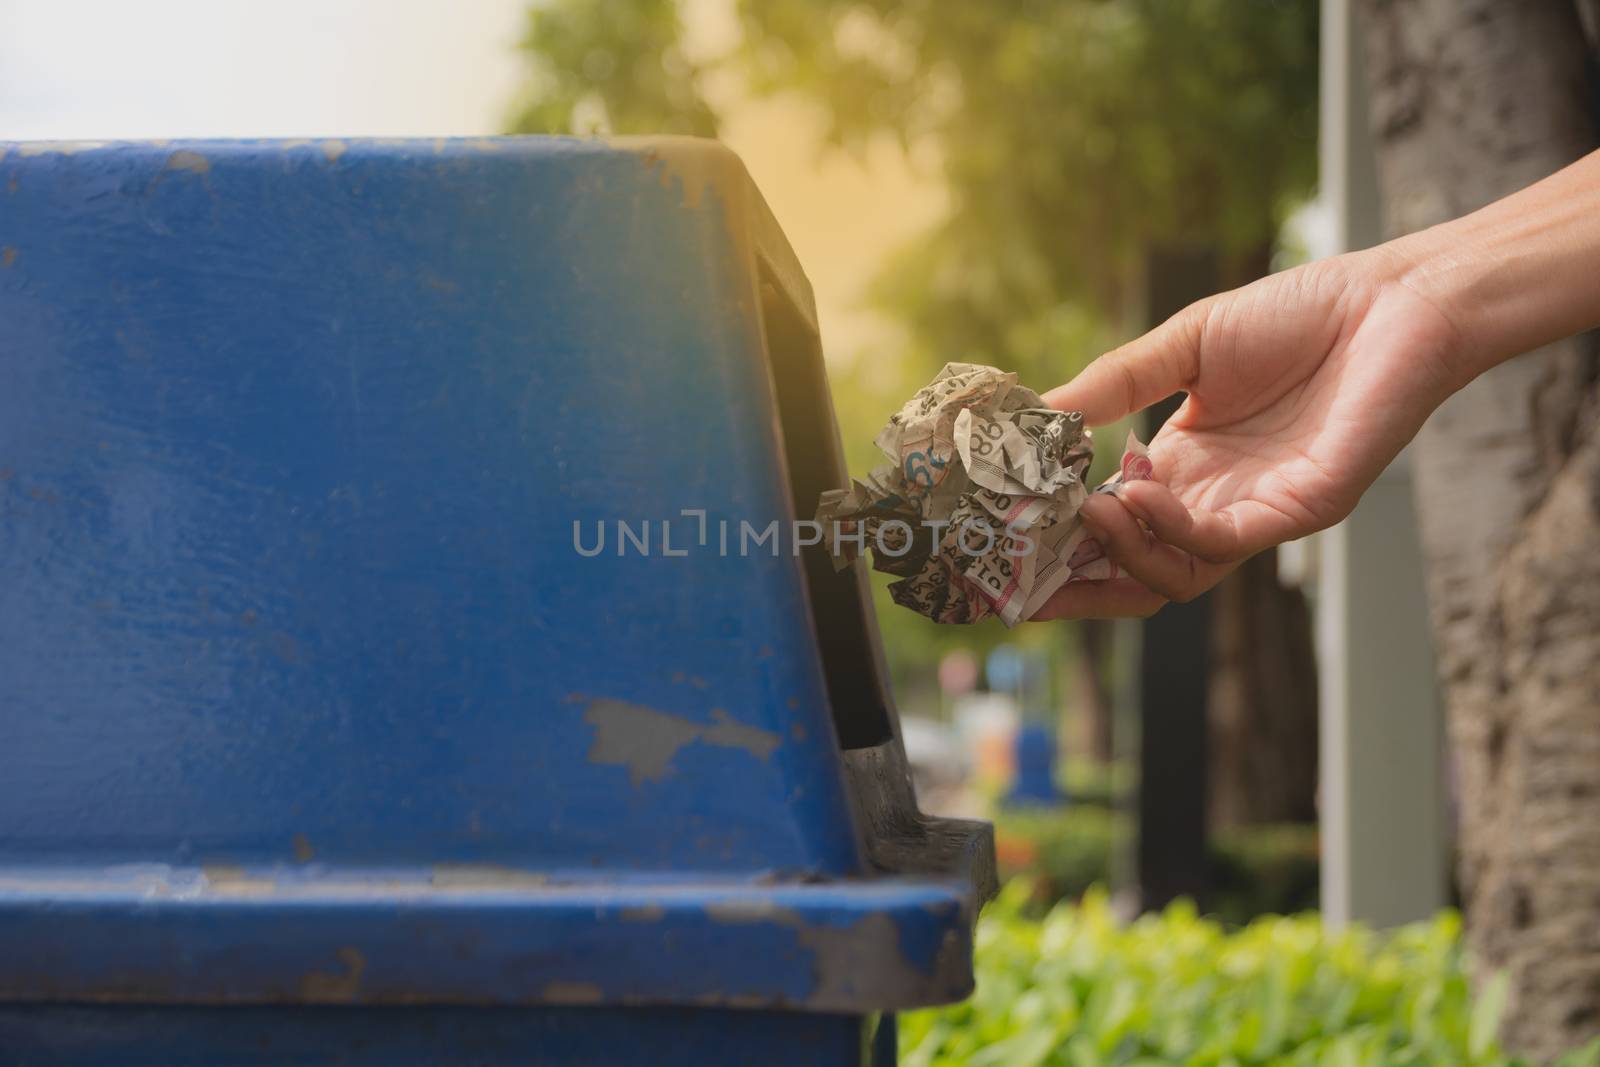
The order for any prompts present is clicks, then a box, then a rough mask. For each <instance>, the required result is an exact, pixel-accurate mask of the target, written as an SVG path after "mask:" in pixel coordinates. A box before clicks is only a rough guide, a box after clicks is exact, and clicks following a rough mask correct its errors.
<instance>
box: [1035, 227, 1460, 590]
mask: <svg viewBox="0 0 1600 1067" xmlns="http://www.w3.org/2000/svg"><path fill="white" fill-rule="evenodd" d="M1411 266H1412V264H1411V263H1410V262H1409V260H1408V259H1407V257H1406V256H1405V254H1404V252H1403V251H1401V250H1400V249H1399V247H1398V246H1383V247H1380V248H1377V249H1372V250H1369V251H1366V252H1359V253H1354V254H1351V255H1346V256H1340V257H1337V258H1334V259H1327V260H1321V261H1318V262H1316V263H1311V264H1307V265H1306V266H1303V267H1299V268H1296V269H1294V270H1289V271H1285V272H1283V273H1280V274H1275V275H1272V276H1270V277H1267V278H1263V279H1261V280H1260V281H1257V282H1255V283H1253V284H1251V285H1248V286H1245V287H1244V288H1242V289H1237V290H1234V291H1233V292H1230V293H1223V294H1220V295H1218V296H1214V297H1210V298H1208V299H1206V300H1202V301H1200V302H1199V303H1197V304H1194V305H1191V306H1190V307H1188V308H1186V309H1185V310H1184V311H1182V312H1179V313H1178V314H1177V315H1175V316H1173V318H1171V319H1169V320H1168V321H1167V322H1166V323H1164V324H1163V325H1161V326H1160V327H1158V328H1157V329H1155V330H1153V331H1151V332H1150V333H1149V334H1147V335H1145V336H1144V337H1141V338H1139V339H1138V340H1136V341H1133V342H1131V343H1129V344H1127V345H1124V346H1122V347H1121V348H1119V349H1117V350H1115V351H1113V352H1111V353H1109V354H1107V355H1104V356H1102V357H1100V358H1099V359H1098V360H1096V361H1095V362H1094V363H1092V364H1090V365H1089V367H1087V368H1086V369H1085V370H1084V371H1083V373H1082V374H1080V375H1078V376H1077V377H1076V378H1074V379H1073V380H1072V381H1071V382H1069V383H1067V384H1066V385H1063V386H1060V387H1059V388H1056V389H1054V390H1051V391H1050V392H1049V393H1047V394H1046V395H1045V399H1046V401H1047V402H1048V403H1050V404H1051V405H1052V406H1054V407H1056V408H1058V409H1061V410H1068V411H1071V410H1081V411H1083V413H1084V420H1085V422H1086V423H1087V424H1088V425H1091V426H1094V425H1101V424H1104V423H1108V422H1112V421H1114V420H1116V419H1120V418H1122V417H1124V416H1126V415H1129V414H1131V413H1133V412H1135V411H1139V410H1140V409H1142V408H1145V407H1147V406H1149V405H1150V404H1153V403H1155V402H1156V401H1158V400H1161V399H1164V398H1165V397H1167V396H1170V395H1171V394H1173V393H1175V392H1179V391H1182V392H1186V393H1187V394H1188V396H1187V398H1186V399H1185V400H1184V402H1183V405H1182V406H1181V407H1180V408H1179V409H1178V410H1177V412H1176V413H1175V414H1174V415H1173V416H1172V417H1171V418H1170V419H1168V420H1167V422H1166V424H1165V425H1164V426H1163V427H1162V428H1161V431H1160V432H1159V433H1158V434H1157V435H1156V436H1155V438H1154V440H1152V441H1151V443H1150V457H1151V459H1152V461H1153V462H1154V465H1155V471H1156V478H1157V480H1155V481H1143V482H1129V483H1127V484H1125V485H1122V486H1120V487H1119V488H1118V489H1117V490H1116V492H1115V494H1108V493H1097V494H1092V495H1091V496H1090V498H1089V500H1088V501H1086V502H1085V504H1084V506H1083V511H1082V513H1081V514H1082V516H1083V519H1084V522H1085V523H1086V524H1087V525H1088V527H1089V529H1090V531H1091V532H1092V533H1093V534H1094V536H1095V537H1096V538H1097V539H1098V540H1099V541H1100V542H1101V544H1102V545H1103V546H1104V547H1105V550H1106V552H1107V554H1108V555H1109V556H1110V557H1111V558H1112V559H1114V560H1115V561H1116V562H1117V563H1118V564H1119V565H1120V566H1121V568H1122V570H1123V571H1125V572H1126V573H1127V575H1128V577H1124V578H1115V579H1111V580H1107V581H1081V582H1070V583H1068V584H1067V585H1065V586H1063V587H1062V588H1061V590H1060V591H1059V592H1058V593H1056V594H1055V596H1053V597H1052V598H1051V599H1050V600H1049V601H1048V602H1047V603H1046V604H1045V606H1044V607H1043V608H1042V609H1041V610H1040V611H1039V612H1038V613H1037V614H1036V615H1035V616H1034V617H1035V618H1036V619H1061V618H1083V617H1091V616H1093V617H1103V616H1128V615H1131V616H1146V615H1150V614H1152V613H1153V612H1155V611H1156V610H1157V609H1158V608H1160V607H1161V606H1162V605H1163V604H1165V603H1166V602H1168V601H1173V600H1176V601H1184V600H1189V599H1191V598H1193V597H1195V596H1197V595H1198V594H1200V593H1202V592H1204V591H1205V590H1207V589H1209V588H1211V587H1212V586H1213V585H1215V584H1216V583H1217V582H1218V581H1220V580H1221V579H1222V577H1223V576H1224V575H1226V574H1227V573H1228V572H1229V571H1230V570H1232V569H1233V568H1234V567H1236V566H1238V565H1239V563H1241V562H1242V561H1243V560H1245V559H1246V558H1248V557H1249V556H1251V555H1254V554H1255V553H1257V552H1260V551H1261V550H1263V549H1265V548H1268V547H1270V546H1272V545H1276V544H1279V543H1281V542H1284V541H1289V540H1293V539H1295V538H1297V537H1303V536H1305V535H1306V534H1309V533H1313V532H1315V531H1317V530H1321V529H1325V528H1326V527H1328V526H1331V525H1333V524H1334V523H1336V522H1338V521H1339V520H1341V519H1343V518H1344V517H1345V516H1346V515H1348V514H1349V513H1350V511H1351V510H1352V509H1353V508H1354V507H1355V504H1356V501H1357V500H1358V499H1359V498H1360V497H1361V494H1362V493H1363V492H1364V491H1365V490H1366V489H1367V487H1368V486H1370V485H1371V484H1372V482H1373V481H1374V480H1375V479H1376V478H1377V476H1378V474H1379V473H1380V472H1381V471H1382V470H1383V469H1384V467H1386V466H1387V465H1388V464H1389V462H1390V461H1391V460H1393V459H1394V457H1395V456H1396V455H1398V454H1399V452H1400V450H1401V449H1402V448H1404V447H1405V445H1406V443H1407V442H1408V441H1410V440H1411V438H1412V437H1413V436H1414V435H1415V434H1416V432H1417V431H1418V430H1419V429H1420V428H1421V427H1422V423H1423V422H1424V421H1425V420H1426V419H1427V417H1428V415H1429V414H1430V413H1431V412H1432V411H1433V410H1434V408H1436V407H1437V406H1438V405H1439V404H1440V403H1442V402H1443V401H1444V399H1445V398H1446V397H1448V396H1449V395H1450V393H1452V392H1453V391H1455V390H1456V389H1458V388H1460V386H1461V385H1463V384H1465V382H1466V380H1468V378H1469V377H1470V374H1468V373H1466V372H1465V371H1464V370H1463V369H1462V368H1463V367H1464V365H1465V364H1466V363H1467V362H1468V361H1467V360H1465V359H1463V358H1462V350H1463V347H1464V341H1463V337H1462V333H1461V331H1460V329H1459V328H1458V326H1457V324H1456V322H1455V320H1454V319H1453V318H1452V316H1451V315H1450V314H1449V313H1448V312H1447V311H1446V310H1445V309H1444V307H1443V306H1442V305H1441V304H1440V303H1438V302H1436V301H1435V300H1433V299H1430V298H1429V297H1428V296H1426V295H1424V292H1423V291H1421V290H1419V289H1418V288H1417V287H1415V286H1413V285H1411V284H1409V283H1408V280H1407V279H1408V270H1409V269H1410V268H1411Z"/></svg>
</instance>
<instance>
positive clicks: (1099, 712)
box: [1078, 619, 1116, 766]
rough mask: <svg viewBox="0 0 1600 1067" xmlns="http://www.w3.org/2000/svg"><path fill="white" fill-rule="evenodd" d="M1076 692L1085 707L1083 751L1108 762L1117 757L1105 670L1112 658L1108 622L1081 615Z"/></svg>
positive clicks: (1112, 711) (1098, 761) (1106, 763)
mask: <svg viewBox="0 0 1600 1067" xmlns="http://www.w3.org/2000/svg"><path fill="white" fill-rule="evenodd" d="M1078 652H1079V656H1078V663H1079V695H1078V705H1079V706H1080V707H1081V708H1082V709H1083V711H1084V719H1085V730H1084V738H1083V748H1082V749H1081V751H1083V752H1084V753H1085V754H1087V755H1088V757H1089V758H1090V759H1091V760H1093V761H1094V762H1095V763H1097V764H1099V765H1101V766H1107V765H1109V764H1110V763H1111V761H1112V760H1113V759H1115V758H1116V736H1115V730H1114V727H1113V722H1114V721H1115V707H1114V705H1113V702H1112V693H1111V686H1110V685H1108V684H1107V683H1106V672H1107V671H1108V670H1109V669H1110V662H1111V623H1110V621H1109V620H1106V619H1084V620H1083V621H1082V622H1080V623H1078Z"/></svg>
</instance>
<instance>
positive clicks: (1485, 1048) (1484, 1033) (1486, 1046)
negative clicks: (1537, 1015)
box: [1467, 971, 1510, 1060]
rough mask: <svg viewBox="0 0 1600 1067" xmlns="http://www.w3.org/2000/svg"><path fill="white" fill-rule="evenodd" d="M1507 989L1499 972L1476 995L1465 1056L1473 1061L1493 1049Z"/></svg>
mask: <svg viewBox="0 0 1600 1067" xmlns="http://www.w3.org/2000/svg"><path fill="white" fill-rule="evenodd" d="M1509 988H1510V982H1509V979H1508V978H1507V976H1506V973H1505V972H1504V971H1501V972H1500V973H1498V974H1496V975H1495V976H1494V977H1493V978H1491V979H1489V981H1488V982H1487V983H1486V984H1485V985H1484V987H1483V992H1482V993H1480V994H1479V995H1478V1003H1477V1005H1476V1006H1474V1007H1473V1009H1472V1027H1471V1029H1470V1030H1469V1031H1468V1036H1467V1055H1468V1056H1470V1057H1472V1058H1473V1059H1474V1060H1480V1059H1483V1058H1484V1057H1485V1056H1487V1055H1488V1054H1489V1053H1490V1051H1491V1050H1492V1049H1493V1048H1494V1042H1495V1037H1496V1035H1498V1034H1499V1032H1500V1016H1501V1014H1502V1013H1503V1012H1504V1011H1505V1007H1506V994H1507V992H1508V990H1509Z"/></svg>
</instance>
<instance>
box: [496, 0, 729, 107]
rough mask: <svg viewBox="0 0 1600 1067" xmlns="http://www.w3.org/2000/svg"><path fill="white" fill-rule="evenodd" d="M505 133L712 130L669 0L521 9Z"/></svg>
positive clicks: (595, 0) (597, 0)
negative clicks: (516, 71)
mask: <svg viewBox="0 0 1600 1067" xmlns="http://www.w3.org/2000/svg"><path fill="white" fill-rule="evenodd" d="M521 48H522V52H523V54H524V56H526V57H527V59H528V62H529V67H530V71H529V79H528V83H527V84H526V85H525V86H524V87H523V91H522V93H521V96H520V99H519V100H518V102H517V104H516V107H515V111H514V113H513V115H512V118H511V123H510V125H511V130H512V132H514V133H577V134H594V133H684V134H694V135H696V136H700V137H715V136H716V133H717V117H716V115H715V114H713V113H712V110H711V107H710V105H709V104H707V103H706V101H705V99H704V98H703V97H702V96H701V95H700V89H699V81H700V77H701V71H700V70H699V68H698V67H697V66H696V65H695V64H694V63H692V62H691V61H690V60H689V57H688V56H687V55H686V54H685V53H684V50H683V23H682V20H681V19H680V17H679V13H678V5H677V3H676V2H675V0H558V2H556V3H541V4H538V5H536V6H535V7H533V8H532V9H531V10H530V11H529V12H528V21H527V27H526V31H525V32H524V34H523V38H522V44H521Z"/></svg>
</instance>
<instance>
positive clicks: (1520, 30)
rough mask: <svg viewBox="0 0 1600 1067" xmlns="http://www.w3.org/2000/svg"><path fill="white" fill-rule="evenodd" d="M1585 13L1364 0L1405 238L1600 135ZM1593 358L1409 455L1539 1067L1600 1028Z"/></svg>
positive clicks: (1495, 927) (1439, 637) (1471, 852)
mask: <svg viewBox="0 0 1600 1067" xmlns="http://www.w3.org/2000/svg"><path fill="white" fill-rule="evenodd" d="M1580 5H1581V6H1582V7H1584V8H1588V9H1589V10H1588V11H1587V12H1586V13H1583V12H1580ZM1593 7H1594V3H1593V0H1365V3H1364V12H1363V13H1364V16H1365V21H1366V43H1367V55H1368V77H1369V82H1370V89H1371V94H1370V95H1371V107H1372V114H1371V118H1372V123H1373V130H1374V134H1375V137H1376V140H1377V146H1378V165H1379V179H1380V184H1381V187H1382V189H1383V193H1384V200H1385V207H1386V210H1387V213H1388V228H1389V230H1390V231H1391V233H1392V234H1400V233H1405V232H1409V231H1412V230H1417V229H1420V228H1422V227H1425V226H1429V225H1432V224H1434V223H1437V222H1441V221H1444V220H1446V219H1449V218H1452V217H1455V216H1457V215H1461V214H1464V213H1466V212H1469V211H1472V210H1474V209H1476V208H1478V207H1481V206H1482V205H1484V204H1486V203H1488V202H1490V201H1492V200H1495V199H1497V198H1499V197H1501V196H1504V195H1506V194H1508V193H1510V192H1512V191H1514V190H1516V189H1518V188H1521V187H1522V186H1524V185H1527V184H1529V183H1530V182H1533V181H1535V180H1537V179H1539V178H1542V177H1544V176H1545V175H1547V174H1550V173H1551V172H1553V171H1555V170H1558V169H1559V168H1561V167H1562V166H1564V165H1566V164H1567V163H1569V162H1571V161H1573V160H1574V159H1577V158H1578V157H1580V156H1582V155H1584V154H1585V153H1587V152H1589V151H1590V150H1592V149H1593V148H1595V147H1596V144H1597V133H1596V123H1595V115H1594V113H1593V110H1592V107H1593V101H1594V83H1593V80H1592V77H1593V63H1594V53H1593V52H1592V51H1591V45H1590V44H1589V43H1588V42H1589V39H1588V38H1586V36H1585V29H1586V27H1585V25H1584V20H1585V19H1586V18H1587V19H1592V18H1593V16H1594V14H1595V12H1594V10H1593ZM1597 367H1600V363H1597V352H1596V348H1595V345H1594V343H1593V338H1591V337H1584V338H1575V339H1571V340H1567V341H1563V342H1560V343H1558V344H1554V345H1550V346H1548V347H1546V348H1544V349H1540V350H1539V351H1537V352H1533V353H1529V354H1527V355H1524V356H1521V357H1519V358H1517V359H1515V360H1512V361H1511V362H1509V363H1506V364H1503V365H1501V366H1500V367H1499V368H1497V369H1496V370H1494V371H1491V372H1490V373H1489V374H1487V375H1484V376H1483V377H1482V378H1480V379H1479V380H1477V381H1476V382H1474V383H1473V384H1472V385H1470V386H1468V387H1467V388H1466V389H1464V390H1462V391H1461V392H1460V393H1458V394H1457V395H1456V396H1455V397H1453V398H1452V399H1451V400H1450V401H1448V402H1447V403H1446V404H1445V405H1444V407H1442V408H1441V409H1440V410H1439V412H1438V413H1437V414H1436V415H1435V416H1434V417H1433V419H1431V420H1430V421H1429V423H1428V425H1427V426H1426V427H1425V428H1424V429H1423V431H1422V433H1421V435H1420V436H1419V437H1418V439H1417V444H1416V448H1415V449H1414V451H1415V461H1416V469H1415V474H1416V488H1417V502H1418V512H1419V521H1420V527H1421V534H1422V544H1423V551H1424V555H1425V557H1426V559H1427V566H1428V588H1429V599H1430V603H1431V610H1432V614H1433V629H1434V636H1435V643H1436V645H1437V648H1438V654H1439V670H1440V675H1441V685H1442V687H1443V692H1444V697H1445V703H1446V707H1447V709H1448V714H1449V723H1450V744H1451V753H1452V757H1453V759H1454V764H1455V774H1456V783H1457V787H1458V790H1459V797H1458V800H1459V812H1460V857H1461V870H1460V880H1461V887H1462V893H1463V899H1464V903H1465V906H1466V913H1467V932H1468V939H1469V943H1470V946H1471V948H1472V949H1473V954H1474V959H1475V961H1476V963H1477V966H1478V968H1479V970H1480V973H1481V974H1488V973H1492V972H1494V971H1499V970H1502V969H1503V970H1505V971H1506V972H1507V973H1508V975H1509V977H1510V984H1511V998H1510V1001H1509V1003H1508V1008H1507V1015H1506V1021H1505V1025H1504V1032H1503V1035H1502V1036H1503V1040H1504V1042H1505V1044H1506V1045H1507V1046H1508V1047H1509V1048H1512V1049H1514V1050H1517V1051H1520V1052H1524V1053H1527V1054H1529V1055H1533V1056H1537V1057H1548V1056H1552V1055H1554V1054H1556V1053H1558V1052H1560V1051H1562V1050H1564V1049H1566V1048H1570V1047H1572V1046H1573V1045H1576V1044H1579V1043H1580V1042H1582V1041H1584V1040H1587V1039H1588V1038H1591V1037H1593V1036H1595V1035H1596V1034H1597V1033H1600V552H1597V550H1600V389H1597V386H1596V378H1597V373H1596V372H1597Z"/></svg>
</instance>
